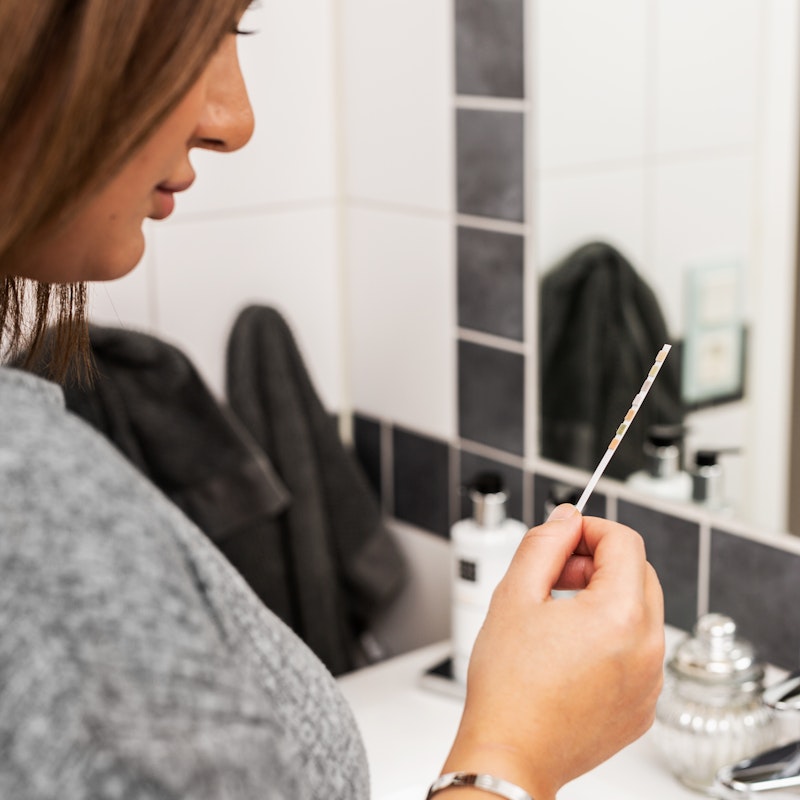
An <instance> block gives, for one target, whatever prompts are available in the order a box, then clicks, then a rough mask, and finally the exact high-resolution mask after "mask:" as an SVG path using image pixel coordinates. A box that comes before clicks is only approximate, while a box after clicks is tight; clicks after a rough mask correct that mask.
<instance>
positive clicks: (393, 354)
mask: <svg viewBox="0 0 800 800" xmlns="http://www.w3.org/2000/svg"><path fill="white" fill-rule="evenodd" d="M453 237H454V232H453V226H452V223H451V221H450V220H449V219H444V218H443V219H435V218H432V217H426V216H412V215H404V214H397V213H386V212H382V211H376V210H372V209H367V208H353V209H351V210H350V212H349V213H348V238H347V250H348V255H349V258H348V273H349V274H348V277H349V281H348V295H347V297H348V301H347V302H348V322H349V341H348V346H349V352H350V372H351V375H352V398H353V406H354V408H356V409H357V410H359V411H361V412H364V413H367V414H372V415H374V416H376V417H382V418H388V419H391V420H394V421H395V422H397V423H399V424H400V425H405V426H407V427H409V428H412V429H414V430H416V431H419V432H422V433H427V434H429V435H432V436H438V437H440V438H444V439H450V438H451V437H452V436H453V435H454V432H455V397H454V392H455V384H456V377H455V341H454V340H455V321H454V316H455V314H454V306H455V298H454V288H453V267H452V259H453Z"/></svg>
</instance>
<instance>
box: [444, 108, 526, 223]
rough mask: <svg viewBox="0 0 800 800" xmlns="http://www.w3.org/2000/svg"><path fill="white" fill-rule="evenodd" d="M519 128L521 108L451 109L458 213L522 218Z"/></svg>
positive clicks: (521, 131) (521, 137)
mask: <svg viewBox="0 0 800 800" xmlns="http://www.w3.org/2000/svg"><path fill="white" fill-rule="evenodd" d="M524 128H525V123H524V118H523V115H522V113H521V112H517V111H485V110H479V109H472V108H460V109H458V110H457V116H456V168H457V174H458V177H457V184H458V187H457V204H458V211H459V213H461V214H473V215H476V216H480V217H493V218H496V219H505V220H512V221H514V222H524V220H525V200H524V177H525V175H524V173H525V146H524V139H525V133H524Z"/></svg>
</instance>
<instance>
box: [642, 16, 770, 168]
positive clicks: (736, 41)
mask: <svg viewBox="0 0 800 800" xmlns="http://www.w3.org/2000/svg"><path fill="white" fill-rule="evenodd" d="M760 3H761V0H657V15H656V26H655V30H656V43H655V58H656V76H657V77H656V86H655V98H656V143H655V147H656V152H657V153H674V152H678V151H681V150H691V149H697V148H707V147H725V146H730V145H742V144H752V143H753V142H754V137H755V129H756V114H757V102H756V101H757V91H756V86H757V79H758V69H759V31H760V27H759V26H760V23H761V18H760V14H761V9H760V7H759V5H760Z"/></svg>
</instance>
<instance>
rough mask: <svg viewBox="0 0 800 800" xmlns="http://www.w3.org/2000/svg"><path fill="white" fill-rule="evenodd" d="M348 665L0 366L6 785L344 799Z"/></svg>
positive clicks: (107, 451)
mask: <svg viewBox="0 0 800 800" xmlns="http://www.w3.org/2000/svg"><path fill="white" fill-rule="evenodd" d="M368 794H369V790H368V776H367V767H366V759H365V754H364V749H363V745H362V743H361V740H360V738H359V736H358V732H357V729H356V725H355V721H354V719H353V716H352V714H351V712H350V710H349V708H348V707H347V705H346V704H345V702H344V700H343V698H342V696H341V695H340V693H339V692H338V690H337V687H336V683H335V681H334V680H333V679H332V677H331V676H330V674H329V673H328V672H327V671H326V670H325V668H324V667H323V666H322V665H321V664H320V662H319V661H318V660H317V659H316V658H315V656H314V655H313V654H312V653H311V652H310V651H309V650H308V649H307V648H306V647H305V646H304V645H303V643H302V642H300V641H299V640H298V639H297V637H296V636H295V635H294V634H293V633H292V632H291V631H290V630H289V629H288V628H287V627H286V626H284V625H283V623H281V622H280V620H278V619H277V618H276V617H275V616H274V615H273V614H271V613H270V612H269V611H267V610H266V609H265V608H264V607H263V606H262V604H261V603H260V602H259V601H258V600H257V598H256V597H255V595H253V594H252V593H251V591H250V590H249V588H248V587H247V585H246V584H245V583H244V581H243V580H242V579H241V578H240V577H239V575H238V573H236V572H235V571H234V570H233V569H232V568H231V567H230V566H229V565H228V563H227V562H226V561H225V560H224V559H223V557H222V556H221V555H220V554H219V553H218V552H217V550H216V549H215V548H214V546H213V545H212V544H211V543H210V542H209V541H208V540H207V539H206V538H205V537H204V536H203V535H202V534H201V533H200V532H199V531H198V530H197V529H196V528H195V527H194V526H193V525H192V524H191V523H190V522H189V521H188V520H187V519H186V518H185V517H184V516H183V515H182V514H181V512H180V511H179V510H178V509H177V508H175V507H174V506H173V505H171V504H170V503H169V502H168V501H167V500H166V499H165V498H164V497H163V496H162V495H161V494H160V493H159V491H158V490H157V489H156V488H155V487H153V486H152V485H151V484H149V483H148V482H147V481H146V480H145V479H144V478H143V477H141V476H140V475H139V474H138V473H137V472H136V471H135V470H134V469H133V468H132V467H131V466H130V465H129V464H128V463H127V462H126V461H125V460H124V459H123V458H122V457H121V456H120V455H118V454H117V452H116V451H115V450H114V449H113V448H112V447H111V446H110V445H109V444H108V443H107V442H106V441H105V440H104V439H103V438H101V437H100V436H99V435H97V434H96V433H95V432H94V431H92V430H91V429H89V428H88V427H87V426H86V425H84V424H83V423H82V422H81V421H80V420H79V419H77V418H76V417H74V416H72V415H71V414H69V413H68V412H67V411H66V410H65V409H64V403H63V398H62V395H61V392H60V390H59V388H58V387H56V386H54V385H53V384H50V383H47V382H45V381H42V380H40V379H38V378H35V377H33V376H31V375H28V374H27V373H23V372H20V371H17V370H12V369H7V368H0V798H3V800H44V799H45V798H48V799H49V798H54V799H55V798H58V800H83V799H84V798H87V799H88V798H92V800H100V799H101V798H102V799H103V800H105V798H109V799H110V798H121V799H122V798H124V800H134V798H135V799H136V800H140V799H141V800H144V798H148V800H149V799H150V798H159V799H162V798H169V799H170V800H178V799H179V798H180V799H181V800H183V799H184V798H187V799H188V798H191V799H192V800H206V798H208V799H209V800H210V799H211V798H214V800H223V798H224V800H244V799H245V798H247V799H248V800H250V799H251V798H259V800H261V799H263V798H292V799H293V800H295V799H296V798H324V799H325V800H332V799H333V798H347V800H356V799H357V798H366V797H367V796H368Z"/></svg>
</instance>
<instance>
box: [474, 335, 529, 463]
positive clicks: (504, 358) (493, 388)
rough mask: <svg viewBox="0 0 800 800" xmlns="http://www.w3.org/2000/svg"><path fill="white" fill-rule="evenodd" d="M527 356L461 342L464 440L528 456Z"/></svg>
mask: <svg viewBox="0 0 800 800" xmlns="http://www.w3.org/2000/svg"><path fill="white" fill-rule="evenodd" d="M524 408H525V357H524V356H522V355H520V354H519V353H509V352H506V351H505V350H498V349H496V348H494V347H485V346H483V345H480V344H473V343H472V342H465V341H459V343H458V429H459V433H460V435H461V436H462V437H463V438H464V439H470V440H471V441H473V442H480V443H482V444H487V445H490V446H491V447H496V448H498V449H499V450H504V451H505V452H507V453H514V454H516V455H524V449H525V444H524V421H523V417H524V413H523V412H524Z"/></svg>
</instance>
